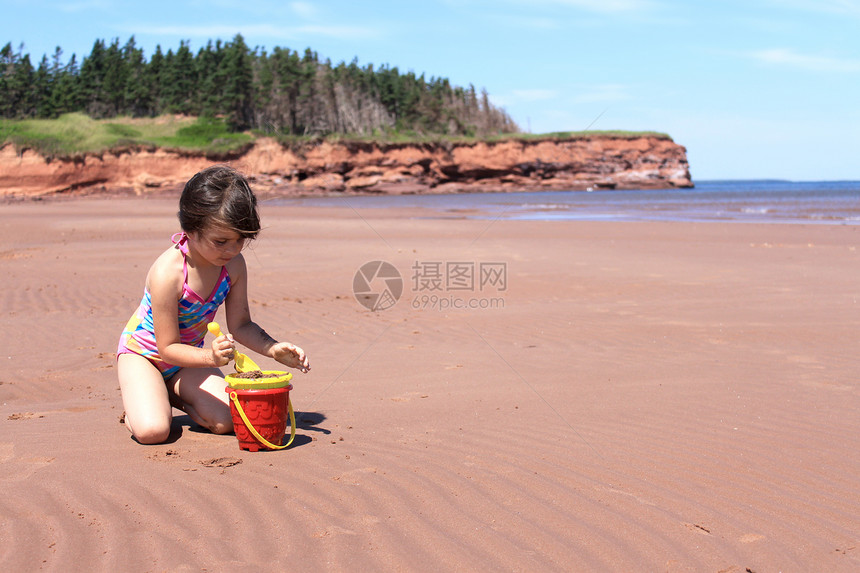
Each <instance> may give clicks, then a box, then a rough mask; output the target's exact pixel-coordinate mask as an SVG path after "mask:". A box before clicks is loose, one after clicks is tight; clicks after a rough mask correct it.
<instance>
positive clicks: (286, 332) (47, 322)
mask: <svg viewBox="0 0 860 573" xmlns="http://www.w3.org/2000/svg"><path fill="white" fill-rule="evenodd" d="M175 213H176V202H175V200H174V199H173V198H161V199H134V198H128V199H122V200H112V199H104V198H102V199H90V198H82V199H81V200H70V201H44V202H21V203H13V204H7V205H5V206H4V207H3V210H2V211H0V222H2V225H0V244H2V245H3V246H2V248H0V261H2V263H0V264H2V265H3V270H4V274H5V275H6V283H5V284H6V287H5V288H4V289H2V290H0V309H2V310H0V316H2V321H3V329H2V333H3V334H2V336H3V341H2V346H3V348H4V350H5V352H4V354H3V355H0V357H2V358H3V359H4V360H6V362H7V367H6V368H5V369H4V370H3V371H2V372H0V424H2V426H3V431H2V438H0V459H2V461H3V464H2V465H0V476H2V477H0V480H2V483H3V485H4V486H6V488H7V490H8V491H13V492H15V495H10V496H4V497H3V498H2V499H0V515H2V516H4V517H3V521H2V527H0V538H2V539H3V540H4V541H6V543H4V544H2V545H0V547H2V549H0V565H2V568H3V569H8V570H32V569H36V568H39V567H45V568H63V567H64V566H68V565H69V564H72V563H80V562H88V563H98V564H99V566H101V567H103V568H111V569H114V570H124V571H132V572H134V571H148V570H152V569H167V570H180V569H193V570H200V569H209V570H224V569H233V568H241V567H258V568H263V569H286V568H288V567H289V568H319V567H324V568H334V569H350V568H351V569H355V570H382V569H385V570H411V571H433V570H439V569H441V568H453V569H457V568H459V569H472V570H488V569H492V570H517V569H522V570H524V569H541V570H571V569H573V570H655V569H660V570H664V569H665V570H669V571H686V570H708V571H720V570H737V571H743V570H745V569H747V568H748V569H750V570H753V571H767V570H782V571H804V570H816V569H819V570H828V571H846V572H847V571H853V570H856V569H857V568H858V566H860V554H858V552H857V550H856V547H857V543H858V542H860V539H858V537H857V531H860V523H858V518H857V516H858V515H860V500H858V499H857V496H856V488H857V478H856V476H857V475H860V459H858V457H857V455H856V452H857V451H858V450H860V420H858V418H857V416H856V412H857V411H858V409H860V386H858V379H857V371H856V356H857V355H858V354H860V342H858V340H857V337H856V333H857V332H858V329H860V303H858V302H857V285H858V284H860V265H858V263H860V251H858V246H860V233H858V231H857V228H856V226H840V225H801V224H774V225H770V224H754V223H751V224H746V225H735V224H731V223H717V222H715V223H682V222H678V223H671V224H670V223H662V222H637V223H629V222H599V221H596V222H590V221H589V222H582V221H559V222H554V223H553V224H551V225H548V224H546V223H545V222H539V221H507V220H501V219H500V220H497V221H495V222H494V223H493V224H492V225H489V226H488V224H487V223H488V222H487V221H486V220H476V219H464V218H457V219H448V218H445V219H413V218H409V216H410V211H409V210H408V209H388V210H385V211H376V210H365V209H362V210H361V211H360V214H359V213H357V212H356V210H355V209H352V208H350V207H348V206H344V207H342V208H316V207H296V206H278V205H272V204H269V203H266V202H263V204H262V205H261V215H262V220H263V226H264V229H263V232H262V234H261V236H260V238H259V239H258V240H256V241H254V243H253V244H252V246H251V247H250V248H249V249H248V250H247V251H246V254H245V256H246V261H247V263H248V268H249V273H250V277H251V280H250V283H249V301H250V303H251V310H252V314H253V316H254V319H255V320H256V321H258V322H259V323H260V324H261V325H263V326H264V327H265V328H266V329H267V330H268V331H270V332H271V333H272V334H273V336H275V337H276V338H281V339H285V340H290V341H292V342H295V343H296V344H299V345H300V346H302V347H303V348H305V350H307V352H308V354H309V357H310V359H311V363H312V364H313V365H314V369H313V370H312V371H311V373H309V374H307V375H301V374H294V378H293V381H292V382H293V386H294V390H293V391H292V392H291V398H292V400H293V403H294V406H295V408H296V410H297V418H298V420H299V422H298V424H299V428H298V431H297V437H296V442H295V445H294V446H292V447H291V448H290V449H288V450H286V451H283V452H269V453H248V452H242V451H240V450H239V449H238V445H237V442H236V438H235V437H234V436H232V435H227V436H214V435H211V434H209V433H206V432H203V431H201V430H200V429H199V428H197V427H196V426H194V424H193V423H191V422H190V421H189V420H188V418H187V416H183V415H181V413H179V412H174V414H175V415H176V418H175V420H174V434H173V435H172V438H171V441H170V442H169V443H167V444H162V445H158V446H148V447H145V446H140V445H138V444H136V443H134V442H133V441H132V440H131V439H130V438H129V437H128V433H127V431H126V430H125V429H124V428H123V427H122V426H121V425H120V424H119V423H118V418H119V415H120V413H121V411H122V406H121V400H120V397H119V391H118V388H117V382H116V373H115V368H114V360H115V358H114V356H113V351H114V349H115V347H116V340H117V338H118V336H119V331H120V329H121V328H122V325H123V324H124V323H125V321H126V320H127V318H128V315H129V314H130V313H131V312H132V311H133V310H134V308H135V306H136V305H137V303H138V302H139V297H140V293H141V292H142V289H143V279H144V276H145V274H146V271H147V269H148V267H149V265H150V264H151V263H152V261H153V260H154V257H155V256H156V255H157V254H158V253H159V252H161V250H163V248H164V246H165V245H166V244H168V241H169V237H170V235H171V234H172V232H174V230H176V228H177V226H178V225H177V223H176V217H175ZM373 260H384V261H388V262H390V263H391V264H392V265H393V266H394V267H395V268H396V269H397V270H398V271H399V273H400V274H401V275H402V278H403V287H404V291H403V293H402V296H401V298H400V299H399V300H398V301H397V302H396V304H395V305H394V306H393V307H391V308H390V309H388V310H384V311H379V312H370V311H368V310H366V309H365V308H364V307H362V306H361V304H359V303H358V301H357V300H356V299H355V297H354V295H353V292H352V288H353V277H354V274H355V272H356V270H357V269H358V268H359V267H360V266H361V265H362V264H364V263H366V262H368V261H373ZM425 263H429V264H430V265H431V266H432V264H433V263H442V264H443V268H444V266H445V265H444V264H445V263H457V264H464V263H465V264H468V263H475V264H476V265H480V263H504V264H505V265H506V266H505V270H506V283H505V285H504V287H505V288H504V290H502V289H501V286H502V285H501V284H500V283H498V282H496V283H494V284H485V285H484V290H480V289H479V288H478V287H479V285H478V284H476V285H475V286H474V288H473V290H469V289H467V288H466V289H464V288H460V289H459V290H456V289H451V288H450V286H451V285H448V287H449V288H443V289H442V292H439V293H438V294H439V295H444V296H447V297H454V296H456V297H461V298H463V299H469V298H482V297H485V298H489V297H500V298H502V299H503V300H504V306H503V307H501V308H486V309H473V310H469V309H452V308H448V309H441V308H439V307H436V308H417V309H416V308H414V301H415V300H416V299H418V300H419V301H420V300H421V298H420V297H421V296H423V295H425V294H431V291H422V290H420V289H418V288H416V286H415V285H416V281H414V280H413V279H414V275H415V273H416V272H418V271H416V270H415V269H416V268H417V269H419V270H421V271H422V273H423V271H424V270H428V271H429V270H430V268H429V267H427V265H425ZM422 276H423V277H424V278H428V277H429V275H428V274H422ZM419 278H421V277H419ZM417 283H419V284H420V283H421V281H420V280H419V281H417ZM452 285H453V286H455V287H463V286H464V285H463V283H459V282H456V281H455V282H454V283H452ZM443 287H444V284H443ZM222 313H223V311H221V312H219V315H222V316H223V314H222ZM222 316H219V317H218V318H219V319H220V318H222ZM254 358H256V357H254ZM261 362H265V361H261ZM261 366H263V367H264V368H268V367H269V366H270V365H269V364H265V363H261ZM105 460H111V462H110V463H105Z"/></svg>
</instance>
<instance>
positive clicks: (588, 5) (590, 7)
mask: <svg viewBox="0 0 860 573" xmlns="http://www.w3.org/2000/svg"><path fill="white" fill-rule="evenodd" d="M516 1H519V0H516ZM525 4H528V5H529V6H534V5H536V4H543V5H555V6H569V7H571V8H580V9H582V10H587V11H589V12H612V13H617V12H640V11H645V10H650V9H651V8H653V7H655V6H656V5H657V3H656V2H654V1H653V0H527V1H526V2H525Z"/></svg>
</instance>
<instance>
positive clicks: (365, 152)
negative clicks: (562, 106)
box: [0, 135, 692, 197]
mask: <svg viewBox="0 0 860 573" xmlns="http://www.w3.org/2000/svg"><path fill="white" fill-rule="evenodd" d="M225 161H226V162H228V163H230V164H232V165H234V166H235V167H237V168H238V169H240V170H242V171H243V172H244V173H246V174H247V175H248V176H249V177H250V178H251V179H252V181H253V182H254V186H255V188H256V189H257V190H258V191H259V192H261V193H262V194H264V195H269V194H278V195H291V194H303V195H304V194H316V193H326V192H338V193H339V192H357V193H451V192H463V191H537V190H586V189H659V188H673V187H692V181H691V179H690V171H689V166H688V164H687V157H686V150H685V149H684V147H683V146H680V145H678V144H676V143H674V142H673V141H672V140H671V139H669V138H667V137H660V136H650V135H648V136H646V135H643V136H630V137H624V136H608V135H593V136H586V137H571V138H566V139H561V138H549V137H548V138H545V139H539V138H529V139H517V138H511V139H504V140H499V141H493V142H478V143H453V142H441V143H403V144H384V143H383V144H379V143H365V142H329V141H323V142H319V143H313V144H311V143H308V144H301V145H297V146H294V147H285V146H283V145H281V144H279V143H278V142H276V141H275V140H272V139H260V140H258V141H257V142H256V143H255V144H254V145H253V146H252V147H250V148H249V149H248V150H247V151H246V152H244V153H242V154H237V155H236V156H234V157H231V158H228V159H227V160H225ZM213 162H215V160H213V159H212V158H208V157H205V156H203V155H195V154H190V153H188V152H177V151H170V150H166V149H134V150H122V151H111V152H105V153H102V154H99V155H87V156H85V157H81V158H74V159H57V158H54V159H47V158H45V157H42V156H40V155H39V154H37V153H35V152H33V151H30V150H24V151H23V152H21V151H18V150H16V149H15V148H14V147H13V146H11V145H6V146H5V147H3V148H0V196H6V197H9V196H34V195H44V194H52V193H63V192H70V191H84V192H100V191H106V192H107V191H110V192H115V191H122V190H134V192H136V193H138V194H144V193H148V192H153V191H155V190H158V189H161V190H168V191H171V190H174V189H176V188H178V187H180V186H181V185H182V184H183V183H184V182H185V181H186V180H187V179H188V178H189V177H190V176H191V175H193V174H194V173H196V172H197V171H199V170H200V169H202V168H203V167H205V166H207V165H210V164H211V163H213Z"/></svg>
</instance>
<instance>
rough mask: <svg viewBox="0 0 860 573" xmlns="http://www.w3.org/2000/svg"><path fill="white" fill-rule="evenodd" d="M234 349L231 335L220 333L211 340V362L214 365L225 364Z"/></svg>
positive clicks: (231, 356) (234, 344)
mask: <svg viewBox="0 0 860 573" xmlns="http://www.w3.org/2000/svg"><path fill="white" fill-rule="evenodd" d="M235 350H236V343H235V342H233V338H232V337H227V336H226V335H224V334H222V335H221V336H219V337H218V338H216V339H215V340H213V341H212V362H214V363H215V366H227V363H229V362H230V359H231V358H233V354H234V352H235Z"/></svg>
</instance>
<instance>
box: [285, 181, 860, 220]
mask: <svg viewBox="0 0 860 573" xmlns="http://www.w3.org/2000/svg"><path fill="white" fill-rule="evenodd" d="M273 202H274V203H277V204H282V205H308V206H317V207H326V206H329V207H344V206H348V207H350V208H353V209H364V208H374V209H379V208H385V207H404V208H417V209H421V210H424V211H426V217H428V218H436V217H442V218H451V217H461V218H472V219H485V218H488V219H519V220H543V221H570V220H577V221H692V222H714V221H728V222H741V223H742V222H749V223H807V224H808V223H815V224H829V225H860V181H814V182H811V181H804V182H794V181H774V180H740V181H698V182H696V186H695V187H694V188H692V189H667V190H658V191H652V190H633V191H592V192H588V191H546V192H544V191H541V192H530V193H462V194H455V195H365V196H329V197H313V198H311V197H306V198H290V199H276V200H274V201H273ZM420 216H422V217H423V216H425V215H420Z"/></svg>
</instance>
